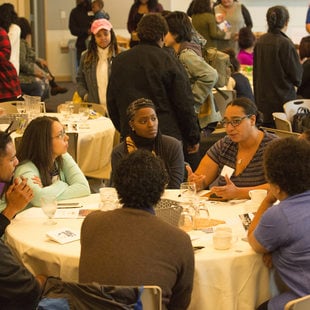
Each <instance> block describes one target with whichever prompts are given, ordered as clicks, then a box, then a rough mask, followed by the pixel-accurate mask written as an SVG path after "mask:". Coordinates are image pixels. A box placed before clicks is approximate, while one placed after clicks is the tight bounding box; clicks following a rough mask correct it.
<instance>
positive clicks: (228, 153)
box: [207, 132, 278, 187]
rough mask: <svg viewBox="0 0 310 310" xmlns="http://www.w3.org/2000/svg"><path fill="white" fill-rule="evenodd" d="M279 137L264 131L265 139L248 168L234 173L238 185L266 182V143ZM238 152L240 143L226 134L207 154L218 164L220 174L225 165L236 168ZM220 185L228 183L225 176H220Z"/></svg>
mask: <svg viewBox="0 0 310 310" xmlns="http://www.w3.org/2000/svg"><path fill="white" fill-rule="evenodd" d="M277 138H278V137H277V136H276V135H274V134H271V133H268V132H264V137H263V140H262V141H261V143H260V145H259V147H258V149H257V151H256V153H255V155H254V156H253V158H252V160H251V161H250V163H249V164H248V165H247V166H246V168H245V169H244V170H243V171H242V172H241V173H240V174H239V175H237V176H236V175H235V174H233V175H232V176H231V178H230V179H231V181H232V182H233V183H234V184H235V185H236V186H238V187H249V186H257V185H261V184H264V183H266V182H267V181H266V179H265V175H264V169H263V153H264V149H265V147H266V145H267V144H268V143H269V142H270V141H272V140H273V139H277ZM237 153H238V143H235V142H233V141H232V140H231V139H230V137H229V136H225V137H224V138H222V139H221V140H219V141H218V142H216V143H215V144H214V145H213V146H212V147H211V148H210V149H209V150H208V151H207V155H208V156H209V157H210V158H211V159H212V160H213V161H214V162H216V163H217V164H218V166H219V175H220V172H221V171H222V169H223V167H224V165H226V166H229V167H231V168H233V169H236V158H237ZM218 185H219V186H223V185H226V181H225V178H224V177H223V176H220V177H219V180H218Z"/></svg>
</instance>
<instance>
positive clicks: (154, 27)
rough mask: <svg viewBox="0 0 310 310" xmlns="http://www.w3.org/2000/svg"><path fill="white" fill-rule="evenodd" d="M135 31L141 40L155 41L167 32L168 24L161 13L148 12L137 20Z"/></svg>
mask: <svg viewBox="0 0 310 310" xmlns="http://www.w3.org/2000/svg"><path fill="white" fill-rule="evenodd" d="M137 32H138V37H139V39H140V40H141V41H142V42H143V41H145V42H152V43H156V42H158V41H159V40H160V39H163V37H164V36H165V35H166V34H167V33H168V25H167V22H166V20H165V18H164V17H163V16H161V14H159V13H149V14H146V15H144V16H143V17H142V18H141V20H140V21H139V23H138V26H137Z"/></svg>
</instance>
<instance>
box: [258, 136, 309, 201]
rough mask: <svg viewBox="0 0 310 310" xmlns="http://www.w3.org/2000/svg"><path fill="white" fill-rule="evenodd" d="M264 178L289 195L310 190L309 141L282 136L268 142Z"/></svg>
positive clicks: (265, 153)
mask: <svg viewBox="0 0 310 310" xmlns="http://www.w3.org/2000/svg"><path fill="white" fill-rule="evenodd" d="M264 169H265V175H266V179H267V180H268V182H269V183H271V184H276V185H278V186H279V187H280V188H281V190H283V191H284V192H285V193H287V194H288V195H289V196H293V195H297V194H301V193H303V192H305V191H307V190H310V177H309V176H310V143H308V142H306V141H304V140H303V139H297V138H292V137H290V138H282V139H276V140H273V141H272V142H270V143H269V144H268V145H267V147H266V149H265V152H264Z"/></svg>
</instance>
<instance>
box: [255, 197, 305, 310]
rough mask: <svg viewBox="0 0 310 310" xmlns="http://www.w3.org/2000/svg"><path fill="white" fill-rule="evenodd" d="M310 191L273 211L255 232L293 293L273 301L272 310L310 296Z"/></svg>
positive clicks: (270, 307)
mask: <svg viewBox="0 0 310 310" xmlns="http://www.w3.org/2000/svg"><path fill="white" fill-rule="evenodd" d="M309 201H310V191H307V192H304V193H302V194H298V195H295V196H291V197H289V198H287V199H285V200H282V201H281V202H280V203H279V204H278V205H275V206H272V207H271V208H269V209H268V210H267V211H266V212H265V213H264V214H263V216H262V218H261V221H260V223H259V225H258V226H257V227H256V229H255V231H254V235H255V238H256V239H257V241H258V242H259V243H260V244H261V245H262V246H263V247H264V248H265V249H267V250H268V251H269V252H271V253H272V263H273V266H274V267H275V269H276V270H277V272H278V274H279V275H280V277H281V279H282V281H283V282H284V283H285V284H286V285H287V287H288V288H289V289H290V291H288V292H286V293H282V294H280V295H277V296H275V297H273V298H271V300H270V301H269V304H268V309H270V310H276V309H283V308H284V305H285V303H287V302H288V301H290V300H292V299H294V298H298V297H302V296H305V295H307V294H310V225H309V223H310V208H309Z"/></svg>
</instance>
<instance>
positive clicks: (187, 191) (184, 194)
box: [180, 182, 197, 208]
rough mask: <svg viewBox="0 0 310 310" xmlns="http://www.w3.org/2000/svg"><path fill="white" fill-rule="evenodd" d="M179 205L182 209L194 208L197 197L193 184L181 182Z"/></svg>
mask: <svg viewBox="0 0 310 310" xmlns="http://www.w3.org/2000/svg"><path fill="white" fill-rule="evenodd" d="M180 197H181V205H182V206H184V207H187V208H188V207H190V208H191V207H194V205H195V203H196V200H197V195H196V184H195V183H194V182H183V183H181V185H180Z"/></svg>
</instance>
